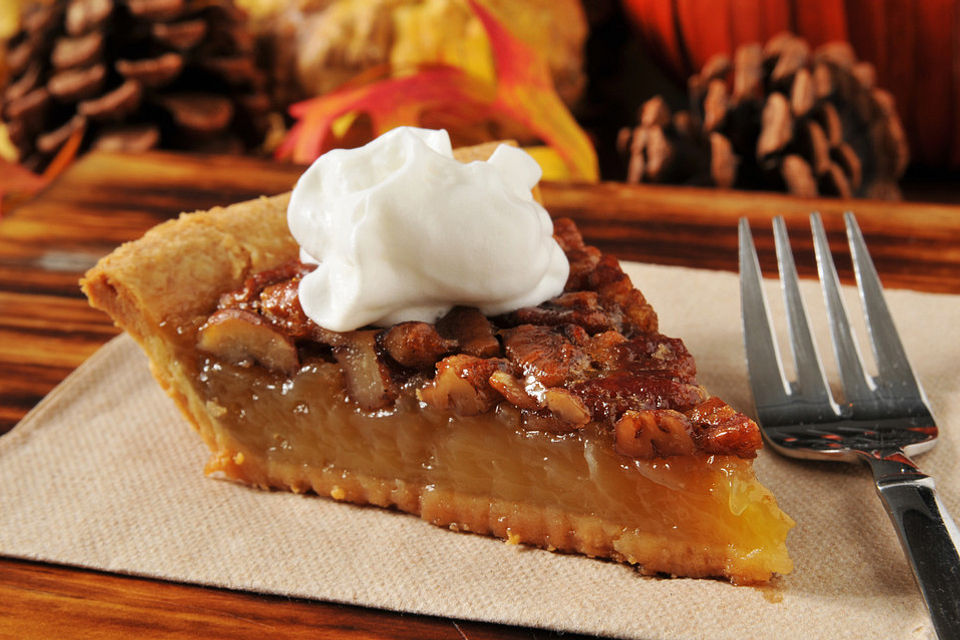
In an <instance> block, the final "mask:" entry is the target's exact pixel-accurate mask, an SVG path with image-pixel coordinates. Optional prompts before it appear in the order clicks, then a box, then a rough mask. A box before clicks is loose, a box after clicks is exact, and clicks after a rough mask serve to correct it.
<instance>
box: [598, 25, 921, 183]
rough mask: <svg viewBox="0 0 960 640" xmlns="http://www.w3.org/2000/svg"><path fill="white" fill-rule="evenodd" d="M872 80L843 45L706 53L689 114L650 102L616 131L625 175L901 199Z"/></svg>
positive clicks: (895, 131) (782, 39)
mask: <svg viewBox="0 0 960 640" xmlns="http://www.w3.org/2000/svg"><path fill="white" fill-rule="evenodd" d="M875 82H876V78H875V72H874V69H873V67H872V65H870V64H869V63H865V62H858V61H857V59H856V56H855V55H854V53H853V50H852V49H851V47H850V46H849V45H848V44H847V43H840V42H835V43H829V44H825V45H823V46H821V47H820V48H818V49H817V50H816V51H814V52H811V51H810V47H809V46H808V45H807V43H806V42H804V41H803V40H801V39H800V38H798V37H796V36H793V35H792V34H788V33H783V34H780V35H778V36H775V37H773V38H772V39H771V40H770V41H769V42H768V43H767V44H766V46H765V47H761V46H760V45H759V44H752V45H745V46H742V47H740V48H739V49H738V50H737V51H736V54H735V55H734V59H733V61H731V60H730V58H729V57H727V56H725V55H717V56H714V57H713V58H712V59H711V60H709V61H708V62H707V64H705V65H704V67H703V69H701V70H700V73H699V74H697V75H694V76H692V77H691V78H690V80H689V83H688V93H689V98H690V110H689V111H680V112H678V113H671V112H670V110H669V109H668V108H667V106H666V103H665V102H664V101H663V99H662V98H660V97H659V96H657V97H655V98H653V99H651V100H649V101H647V102H646V103H645V104H644V105H643V106H642V107H641V108H640V110H639V113H638V118H637V119H638V124H637V126H636V127H633V128H630V129H623V130H621V132H620V136H619V139H618V141H617V142H618V149H619V150H620V152H621V154H622V155H623V156H624V157H625V158H627V160H628V167H627V175H626V179H627V181H628V182H664V183H670V184H695V185H713V186H718V187H735V188H740V189H766V190H770V189H773V190H784V191H788V192H790V193H793V194H796V195H804V196H816V195H832V196H840V197H851V196H857V197H877V198H886V199H891V198H894V199H899V197H900V190H899V188H898V186H897V181H898V180H899V178H900V177H901V176H902V175H903V172H904V171H905V170H906V167H907V163H908V161H909V151H908V147H907V140H906V136H905V134H904V131H903V127H902V125H901V123H900V119H899V117H898V116H897V112H896V108H895V106H894V103H893V98H892V96H891V95H890V94H889V93H888V92H886V91H884V90H882V89H879V88H877V87H876V86H875Z"/></svg>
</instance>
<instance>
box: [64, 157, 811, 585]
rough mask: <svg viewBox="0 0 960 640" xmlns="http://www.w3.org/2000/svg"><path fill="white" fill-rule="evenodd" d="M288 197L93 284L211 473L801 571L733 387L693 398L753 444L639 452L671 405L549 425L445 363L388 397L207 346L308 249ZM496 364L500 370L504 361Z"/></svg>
mask: <svg viewBox="0 0 960 640" xmlns="http://www.w3.org/2000/svg"><path fill="white" fill-rule="evenodd" d="M490 149H491V147H490V146H489V145H488V146H485V147H484V148H482V149H479V150H472V151H471V152H470V154H471V155H472V156H473V157H477V156H479V157H485V156H486V154H488V153H489V151H490ZM460 157H461V159H463V158H464V156H463V154H461V155H460ZM468 157H469V156H468ZM288 199H289V195H288V194H285V195H280V196H276V197H272V198H261V199H259V200H255V201H250V202H244V203H240V204H236V205H232V206H229V207H226V208H216V209H212V210H210V211H204V212H197V213H191V214H183V215H181V216H180V218H179V219H177V220H172V221H169V222H166V223H164V224H161V225H159V226H157V227H156V228H154V229H152V230H151V231H149V232H148V233H147V234H146V235H144V237H143V238H141V239H140V240H137V241H136V242H132V243H128V244H125V245H123V246H122V247H120V248H118V249H117V250H116V251H115V252H114V253H112V254H111V255H109V256H107V257H105V258H104V259H103V260H101V261H100V263H99V264H98V265H97V266H96V267H94V268H93V269H91V270H90V272H88V273H87V275H86V277H85V278H84V280H83V282H82V286H83V290H84V291H85V292H86V294H87V296H88V297H89V299H90V302H91V304H92V305H93V306H95V307H97V308H100V309H103V310H104V311H106V312H107V313H108V314H110V315H111V317H113V318H114V320H115V321H116V323H117V324H118V325H119V326H121V327H122V328H124V329H125V330H126V331H128V332H129V333H130V334H131V335H132V336H133V337H134V338H135V339H136V340H137V342H138V343H139V344H140V345H141V346H142V347H143V349H144V350H145V351H146V353H147V355H148V356H149V358H150V363H151V370H152V372H153V374H154V376H155V378H156V379H157V380H158V381H159V382H160V384H161V385H162V386H163V388H164V389H165V390H166V391H167V393H168V394H169V395H170V396H171V397H172V398H173V399H174V401H175V402H176V404H177V405H178V406H179V408H180V409H181V410H182V412H183V413H184V415H185V416H186V417H187V419H188V420H189V421H190V422H191V424H193V426H194V427H195V428H196V430H197V431H198V432H199V433H200V435H201V437H202V438H203V440H204V442H205V443H206V444H207V446H208V447H209V448H210V450H211V452H212V455H211V459H210V462H209V463H208V465H207V469H206V470H207V472H208V473H213V472H218V473H222V474H224V475H226V476H227V477H229V478H231V479H234V480H237V481H241V482H244V483H247V484H251V485H254V486H259V487H263V488H276V489H284V490H291V491H297V492H303V491H314V492H316V493H317V494H320V495H327V496H331V497H332V498H334V499H336V500H346V501H350V502H354V503H358V504H373V505H378V506H383V507H393V508H397V509H399V510H401V511H405V512H408V513H412V514H416V515H419V516H420V517H421V518H423V519H424V520H426V521H428V522H431V523H433V524H436V525H439V526H444V527H449V528H451V529H454V530H461V531H471V532H476V533H481V534H487V535H494V536H497V537H500V538H503V539H505V540H506V541H508V542H510V543H524V544H529V545H535V546H539V547H543V548H546V549H551V550H558V551H565V552H577V553H583V554H587V555H590V556H597V557H604V558H612V559H614V560H618V561H623V562H628V563H632V564H635V565H637V567H638V569H639V570H640V571H641V572H643V573H646V574H669V575H675V576H689V577H707V576H719V577H725V578H727V579H729V580H731V581H733V582H735V583H763V582H766V581H768V580H769V579H770V578H771V577H772V576H773V575H774V574H784V573H788V572H789V571H790V570H791V569H792V562H791V560H790V558H789V556H788V554H787V551H786V547H785V538H786V534H787V532H788V530H789V529H790V528H791V527H792V526H793V521H792V520H791V519H790V518H789V516H787V515H786V514H784V513H783V512H782V511H780V509H779V508H778V507H777V504H776V501H775V499H774V498H773V496H772V495H771V494H770V492H769V491H768V490H767V489H766V488H764V487H763V486H762V485H761V484H760V483H759V482H758V481H757V479H756V477H755V475H754V472H753V468H752V457H753V455H754V453H755V449H756V448H757V447H758V446H759V440H758V439H757V440H756V444H755V445H754V444H749V443H752V442H754V440H752V439H750V438H747V437H746V436H745V435H743V434H744V433H746V434H747V435H750V437H751V438H752V437H753V435H752V432H750V430H751V429H753V430H755V429H756V426H755V425H753V423H752V422H750V421H749V420H747V419H746V418H745V417H742V416H740V415H739V414H736V413H735V412H733V410H732V409H729V408H728V407H726V405H725V404H723V403H722V402H720V401H718V400H716V399H709V400H708V401H707V402H704V403H702V405H701V406H700V408H696V407H694V408H690V407H687V408H686V409H685V411H686V413H685V414H683V415H685V416H687V419H686V422H685V424H687V429H690V428H692V427H690V421H693V422H694V423H695V424H694V427H696V423H697V422H698V421H699V422H702V423H704V424H707V423H708V422H709V420H708V419H707V418H704V417H703V415H704V413H705V412H706V411H707V410H706V409H704V408H703V407H713V409H716V408H717V407H720V408H722V409H723V411H725V412H726V413H724V415H726V416H727V417H728V418H729V416H730V415H735V416H737V420H735V421H734V423H735V424H736V428H737V429H739V431H738V432H737V433H738V434H740V435H736V438H737V440H736V442H739V443H740V447H739V448H737V447H735V446H731V447H727V448H724V447H725V446H726V445H724V444H723V442H722V438H721V444H720V445H717V444H716V442H714V441H710V442H712V444H711V443H710V442H707V440H700V439H697V438H693V439H690V438H687V439H685V440H683V442H684V443H685V444H684V447H681V448H680V449H676V448H675V447H674V448H673V449H671V448H670V447H666V448H664V449H662V450H661V449H659V448H658V447H657V445H656V442H657V439H656V438H654V439H653V443H654V444H653V447H652V449H651V447H650V446H649V443H647V444H648V446H646V447H645V448H644V447H641V448H639V449H636V450H633V449H631V448H630V447H631V446H632V445H630V442H632V441H627V449H624V446H623V442H622V441H618V438H619V437H620V435H618V431H619V430H621V429H628V430H629V433H631V434H632V433H634V432H636V433H637V434H640V433H641V432H642V430H643V429H646V428H658V427H659V428H660V429H668V428H669V427H670V425H672V424H674V423H673V422H670V421H658V420H659V419H658V420H653V418H649V420H653V422H651V423H650V424H647V422H644V420H647V418H644V416H652V415H654V414H653V413H650V412H646V413H645V412H643V411H641V412H634V413H631V415H634V414H635V417H634V418H632V422H631V421H627V423H626V426H624V420H622V419H621V420H619V421H613V422H611V421H609V420H608V421H606V422H605V421H603V420H600V419H598V418H597V409H591V411H592V412H593V419H591V420H590V421H589V422H586V423H584V421H583V420H577V418H576V417H574V418H572V420H574V422H575V423H576V425H575V427H574V428H570V429H560V430H557V429H553V428H549V427H544V428H537V425H545V424H549V423H546V422H542V421H541V422H537V420H538V419H539V418H537V416H539V415H540V414H542V413H543V412H544V411H545V409H544V410H540V411H526V410H524V409H522V407H518V406H517V402H519V403H520V404H521V405H522V404H523V402H521V401H520V400H516V401H515V402H514V403H511V402H509V401H507V400H503V399H501V400H500V401H498V402H491V403H489V408H487V405H484V407H483V408H481V409H475V410H473V411H464V410H462V407H459V408H458V407H457V406H453V405H445V404H444V403H443V402H438V401H435V399H436V394H434V396H433V397H431V396H430V394H429V392H426V393H425V390H427V389H430V388H433V387H435V386H436V384H437V383H436V380H432V379H431V376H432V375H433V373H434V372H433V371H426V372H424V371H421V372H420V373H417V374H415V375H412V376H408V377H407V378H405V382H404V383H402V384H400V385H399V386H398V387H397V389H398V390H397V391H396V392H395V394H394V395H393V396H392V397H391V403H390V405H389V406H384V407H379V408H377V409H376V410H370V409H364V408H363V407H361V406H358V403H357V402H356V401H355V398H353V397H352V396H351V393H350V392H349V391H348V383H349V381H348V380H346V379H345V376H347V375H348V373H349V372H347V373H345V370H344V367H343V366H341V364H340V363H342V362H343V360H342V359H341V360H338V359H337V358H332V357H330V355H329V353H326V352H324V353H320V354H319V355H310V353H312V351H310V350H309V349H308V350H307V352H309V353H307V352H304V351H303V349H302V348H301V349H300V351H301V356H300V357H299V360H298V361H297V362H296V366H295V367H293V368H292V369H290V370H284V368H283V366H263V364H261V363H257V362H253V363H251V362H230V361H224V359H223V358H219V357H217V355H216V354H215V353H214V354H211V353H209V352H205V351H203V350H201V349H198V336H199V337H203V336H204V331H206V327H207V326H209V325H208V321H210V319H211V317H212V316H214V314H215V313H217V310H218V307H219V308H221V309H222V307H223V300H224V299H225V298H224V296H225V294H230V292H237V291H241V290H243V288H244V286H245V283H248V279H249V278H250V277H251V276H254V275H256V274H260V273H262V272H269V271H270V270H275V269H277V268H278V267H281V266H282V265H285V264H288V263H291V262H293V261H295V260H296V259H297V256H298V247H297V245H296V243H295V242H294V240H293V239H292V237H291V236H290V234H289V231H288V230H287V225H286V207H287V202H288ZM558 229H559V227H558ZM577 237H579V236H577ZM593 251H595V250H593ZM568 255H571V254H570V253H569V252H568ZM571 277H572V278H573V277H574V276H571ZM627 282H628V283H629V280H627ZM631 290H632V287H631ZM633 299H634V300H642V296H641V295H640V294H639V293H636V294H635V296H634V298H633ZM643 304H645V302H644V303H643ZM529 313H533V314H534V315H536V309H534V310H531V311H529ZM650 313H652V310H651V311H650ZM529 318H530V316H529V315H528V316H522V317H520V318H519V319H517V318H514V324H513V327H512V328H505V329H504V328H500V329H498V331H500V333H501V334H502V335H500V337H499V339H500V340H501V341H503V340H504V335H508V334H509V335H512V336H515V335H516V333H517V331H522V330H526V329H523V327H528V326H529V325H527V324H522V321H523V320H524V319H527V320H529ZM653 318H654V319H653V322H654V323H655V315H654V316H653ZM654 327H655V325H654ZM510 332H514V333H512V334H510ZM533 333H536V331H534V332H533ZM371 335H373V334H372V332H371ZM597 335H599V333H597ZM377 339H378V340H381V343H378V344H382V335H378V337H377ZM508 339H509V338H508ZM671 344H672V343H671ZM454 351H456V348H454ZM453 357H454V358H456V357H457V354H456V353H454V356H453ZM501 360H504V361H507V360H508V359H507V358H501ZM449 362H450V358H449V357H448V358H446V359H443V360H442V361H440V362H437V365H436V367H437V369H442V368H443V367H444V366H452V365H449ZM454 362H456V361H455V360H454ZM444 363H448V364H444ZM691 363H692V360H691ZM501 369H504V370H508V367H507V365H504V367H501ZM484 371H485V374H484V376H485V377H484V379H486V376H489V375H490V371H493V370H492V369H490V370H484ZM602 378H603V376H600V379H599V381H598V384H600V386H601V387H602V386H603V384H602V383H603V382H604V381H603V379H602ZM439 379H440V376H439V374H438V375H437V380H439ZM514 379H515V378H511V377H510V376H509V375H507V374H504V373H503V371H500V374H499V377H498V378H496V381H499V382H501V383H503V384H504V385H506V387H505V388H501V387H500V386H497V389H501V390H502V393H504V394H506V395H505V397H511V395H510V389H511V387H510V384H512V383H511V380H514ZM496 381H495V382H496ZM561 382H562V381H561ZM481 384H485V383H481ZM431 385H433V387H431ZM561 387H562V384H558V386H557V387H556V388H557V389H558V390H559V391H558V393H560V392H562V391H563V389H562V388H561ZM568 395H569V394H568ZM559 397H560V400H562V401H564V402H566V401H567V400H568V398H566V396H563V394H562V393H561V394H560V396H559ZM705 397H706V396H705ZM496 398H497V399H500V396H496ZM521 400H522V398H521ZM588 400H589V398H588ZM668 400H669V399H668ZM578 402H579V401H578ZM581 404H582V403H581ZM587 404H590V403H589V402H587ZM694 404H696V402H694ZM558 406H560V407H561V408H560V409H557V410H556V411H555V412H554V413H555V414H556V415H561V416H568V415H569V413H570V411H569V406H570V405H569V403H567V404H562V403H561V404H560V405H558ZM579 406H580V405H575V406H574V411H573V413H574V414H576V413H577V410H578V409H577V407H579ZM564 407H565V408H564ZM621 413H622V412H621ZM628 413H630V412H628ZM656 415H660V414H656ZM671 415H673V414H671ZM677 415H680V414H677ZM531 416H533V417H531ZM674 418H675V416H674V417H673V418H671V420H673V419H674ZM614 422H615V424H614ZM664 425H666V426H664ZM707 427H709V425H707ZM697 433H700V432H697ZM704 433H706V432H704ZM621 435H622V434H621ZM681 435H683V434H681ZM695 435H696V434H695ZM721 436H723V434H721ZM657 437H660V438H661V440H662V434H659V435H658V436H657ZM703 437H704V438H706V436H703ZM757 438H758V436H757ZM688 440H689V441H690V442H693V443H694V444H693V445H691V444H690V443H689V442H688ZM714 440H716V438H715V439H714ZM704 442H707V444H704ZM743 442H747V443H748V445H749V446H747V445H743ZM711 447H714V448H713V449H711ZM717 447H720V448H719V449H718V448H717ZM651 452H652V453H651Z"/></svg>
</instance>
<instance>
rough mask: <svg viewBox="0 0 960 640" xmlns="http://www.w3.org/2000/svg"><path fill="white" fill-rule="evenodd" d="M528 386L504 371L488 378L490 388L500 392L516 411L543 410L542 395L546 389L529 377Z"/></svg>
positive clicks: (495, 372)
mask: <svg viewBox="0 0 960 640" xmlns="http://www.w3.org/2000/svg"><path fill="white" fill-rule="evenodd" d="M528 380H529V381H530V382H529V384H524V381H523V380H521V379H520V378H518V377H516V376H513V375H510V374H509V373H507V372H506V371H499V370H497V371H494V372H493V374H492V375H491V376H490V380H489V382H490V386H491V387H493V388H494V389H496V390H497V391H499V392H500V394H501V395H502V396H503V397H504V398H506V399H507V401H508V402H509V403H510V404H512V405H513V406H515V407H517V408H518V409H526V410H527V411H536V410H538V409H541V408H543V400H544V398H543V395H544V392H545V391H546V389H544V387H543V385H542V384H540V383H539V382H537V380H536V378H534V377H532V376H531V377H529V378H528Z"/></svg>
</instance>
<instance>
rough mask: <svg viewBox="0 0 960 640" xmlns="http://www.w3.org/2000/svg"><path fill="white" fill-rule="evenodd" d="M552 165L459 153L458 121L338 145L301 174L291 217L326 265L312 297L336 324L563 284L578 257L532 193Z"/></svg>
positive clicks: (529, 297)
mask: <svg viewBox="0 0 960 640" xmlns="http://www.w3.org/2000/svg"><path fill="white" fill-rule="evenodd" d="M540 175H541V170H540V166H539V165H538V164H537V162H536V161H535V160H534V159H533V158H531V157H530V156H529V155H528V154H527V153H525V152H524V151H522V150H520V149H517V148H516V147H511V146H509V145H500V146H499V147H498V148H497V149H496V150H495V151H494V152H493V154H492V155H491V156H490V158H489V159H488V160H487V161H486V162H470V163H466V164H465V163H461V162H458V161H457V160H454V159H453V149H452V147H451V145H450V138H449V136H448V135H447V132H446V131H432V130H427V129H417V128H413V127H399V128H397V129H393V130H391V131H389V132H387V133H385V134H384V135H382V136H380V137H379V138H377V139H376V140H373V141H372V142H370V143H369V144H367V145H365V146H363V147H360V148H358V149H336V150H333V151H330V152H328V153H326V154H324V155H323V156H321V157H320V158H318V159H317V160H316V161H315V162H314V163H313V165H311V166H310V168H309V169H307V171H306V172H305V173H304V174H303V175H302V176H301V177H300V180H299V181H298V182H297V186H296V188H295V189H294V190H293V195H292V196H291V198H290V205H289V207H288V209H287V222H288V224H289V226H290V232H291V233H292V234H293V237H294V238H295V239H296V241H297V242H298V243H299V245H300V259H301V260H302V261H303V262H307V263H315V264H317V268H316V269H315V270H314V271H312V272H310V273H309V274H307V275H306V276H305V277H304V278H303V280H302V281H301V282H300V289H299V295H300V304H301V306H302V307H303V310H304V312H305V313H306V314H307V316H309V317H310V318H311V319H312V320H313V321H314V322H316V323H317V324H319V325H320V326H322V327H325V328H327V329H330V330H332V331H351V330H353V329H356V328H358V327H362V326H365V325H379V326H388V325H391V324H395V323H397V322H402V321H406V320H420V321H424V322H434V321H436V320H437V319H438V318H440V317H441V316H442V315H443V314H445V313H446V312H447V311H449V310H450V309H451V308H452V307H454V306H456V305H464V306H473V307H479V308H480V310H481V311H482V312H483V313H485V314H488V315H494V314H499V313H505V312H507V311H512V310H515V309H519V308H521V307H526V306H534V305H538V304H540V303H541V302H543V301H544V300H548V299H550V298H552V297H554V296H557V295H559V294H560V293H561V292H562V291H563V286H564V284H565V283H566V280H567V275H568V273H569V270H570V265H569V263H568V262H567V258H566V256H565V255H564V253H563V250H562V249H561V248H560V246H559V245H558V244H557V242H556V240H554V238H553V223H552V221H551V220H550V217H549V215H548V214H547V212H546V210H544V208H543V207H542V206H540V205H539V204H538V203H537V202H536V201H535V200H534V199H533V196H532V195H531V193H530V190H531V189H532V188H533V187H534V185H536V184H537V181H539V179H540Z"/></svg>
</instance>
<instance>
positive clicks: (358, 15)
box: [0, 0, 960, 210]
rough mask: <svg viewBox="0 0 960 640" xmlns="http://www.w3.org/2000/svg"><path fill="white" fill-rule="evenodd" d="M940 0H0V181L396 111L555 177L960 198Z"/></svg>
mask: <svg viewBox="0 0 960 640" xmlns="http://www.w3.org/2000/svg"><path fill="white" fill-rule="evenodd" d="M957 5H958V3H957V2H954V1H952V0H936V1H934V0H929V1H916V2H908V1H907V0H888V1H884V2H875V1H873V0H804V1H801V0H702V1H698V0H526V1H517V0H513V1H511V0H0V39H2V41H3V43H4V44H3V47H2V48H0V86H2V87H3V90H2V93H0V121H2V123H0V176H2V177H0V194H2V195H3V197H4V205H5V209H7V210H9V208H10V206H11V204H12V203H15V202H18V201H22V200H23V199H24V198H27V197H29V195H30V194H31V193H34V192H36V191H37V190H39V189H40V188H42V186H43V185H44V184H46V183H47V182H49V181H50V180H51V179H53V178H54V177H55V176H56V175H57V174H58V173H59V172H61V171H63V170H64V169H65V168H66V167H68V166H70V164H71V163H72V162H74V161H75V160H76V159H77V158H79V157H81V156H83V155H84V154H86V153H90V152H91V151H97V150H99V151H112V152H131V153H140V152H147V151H151V150H157V149H159V150H173V151H181V152H187V153H204V154H211V153H212V154H248V155H252V156H260V157H263V158H271V159H273V160H274V161H276V162H278V163H299V164H306V163H309V162H310V161H312V160H313V159H314V158H315V157H317V156H318V155H319V154H321V153H323V152H324V151H326V150H328V149H331V148H335V147H352V146H357V145H360V144H363V143H365V142H367V141H369V140H370V139H372V138H373V137H375V136H376V135H378V134H380V133H383V132H384V131H386V130H387V129H390V128H392V127H394V126H398V125H405V124H406V125H417V126H425V127H433V128H440V127H442V128H446V129H448V130H449V131H450V133H451V136H452V137H453V139H454V142H455V144H458V145H465V144H474V143H478V142H483V141H487V140H496V139H504V138H510V139H515V140H517V141H518V142H519V143H520V144H522V145H523V146H524V147H526V148H527V149H528V150H529V151H530V152H531V153H532V154H533V155H534V157H535V158H536V159H537V160H538V162H540V164H541V165H542V167H543V169H544V173H545V177H546V178H547V179H549V180H555V181H572V182H594V181H598V180H604V181H617V182H630V183H659V184H675V185H692V186H699V187H708V188H734V189H745V190H759V191H781V192H788V193H792V194H795V195H798V196H817V195H820V196H836V197H859V198H877V199H889V200H898V199H907V200H939V201H958V200H960V188H958V187H957V186H956V182H955V177H956V175H957V173H956V172H957V169H958V168H960V144H958V142H960V122H958V119H957V117H956V115H955V113H956V111H957V109H958V107H960V52H958V47H960V39H958V32H960V26H958V25H960V9H958V6H957Z"/></svg>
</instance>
